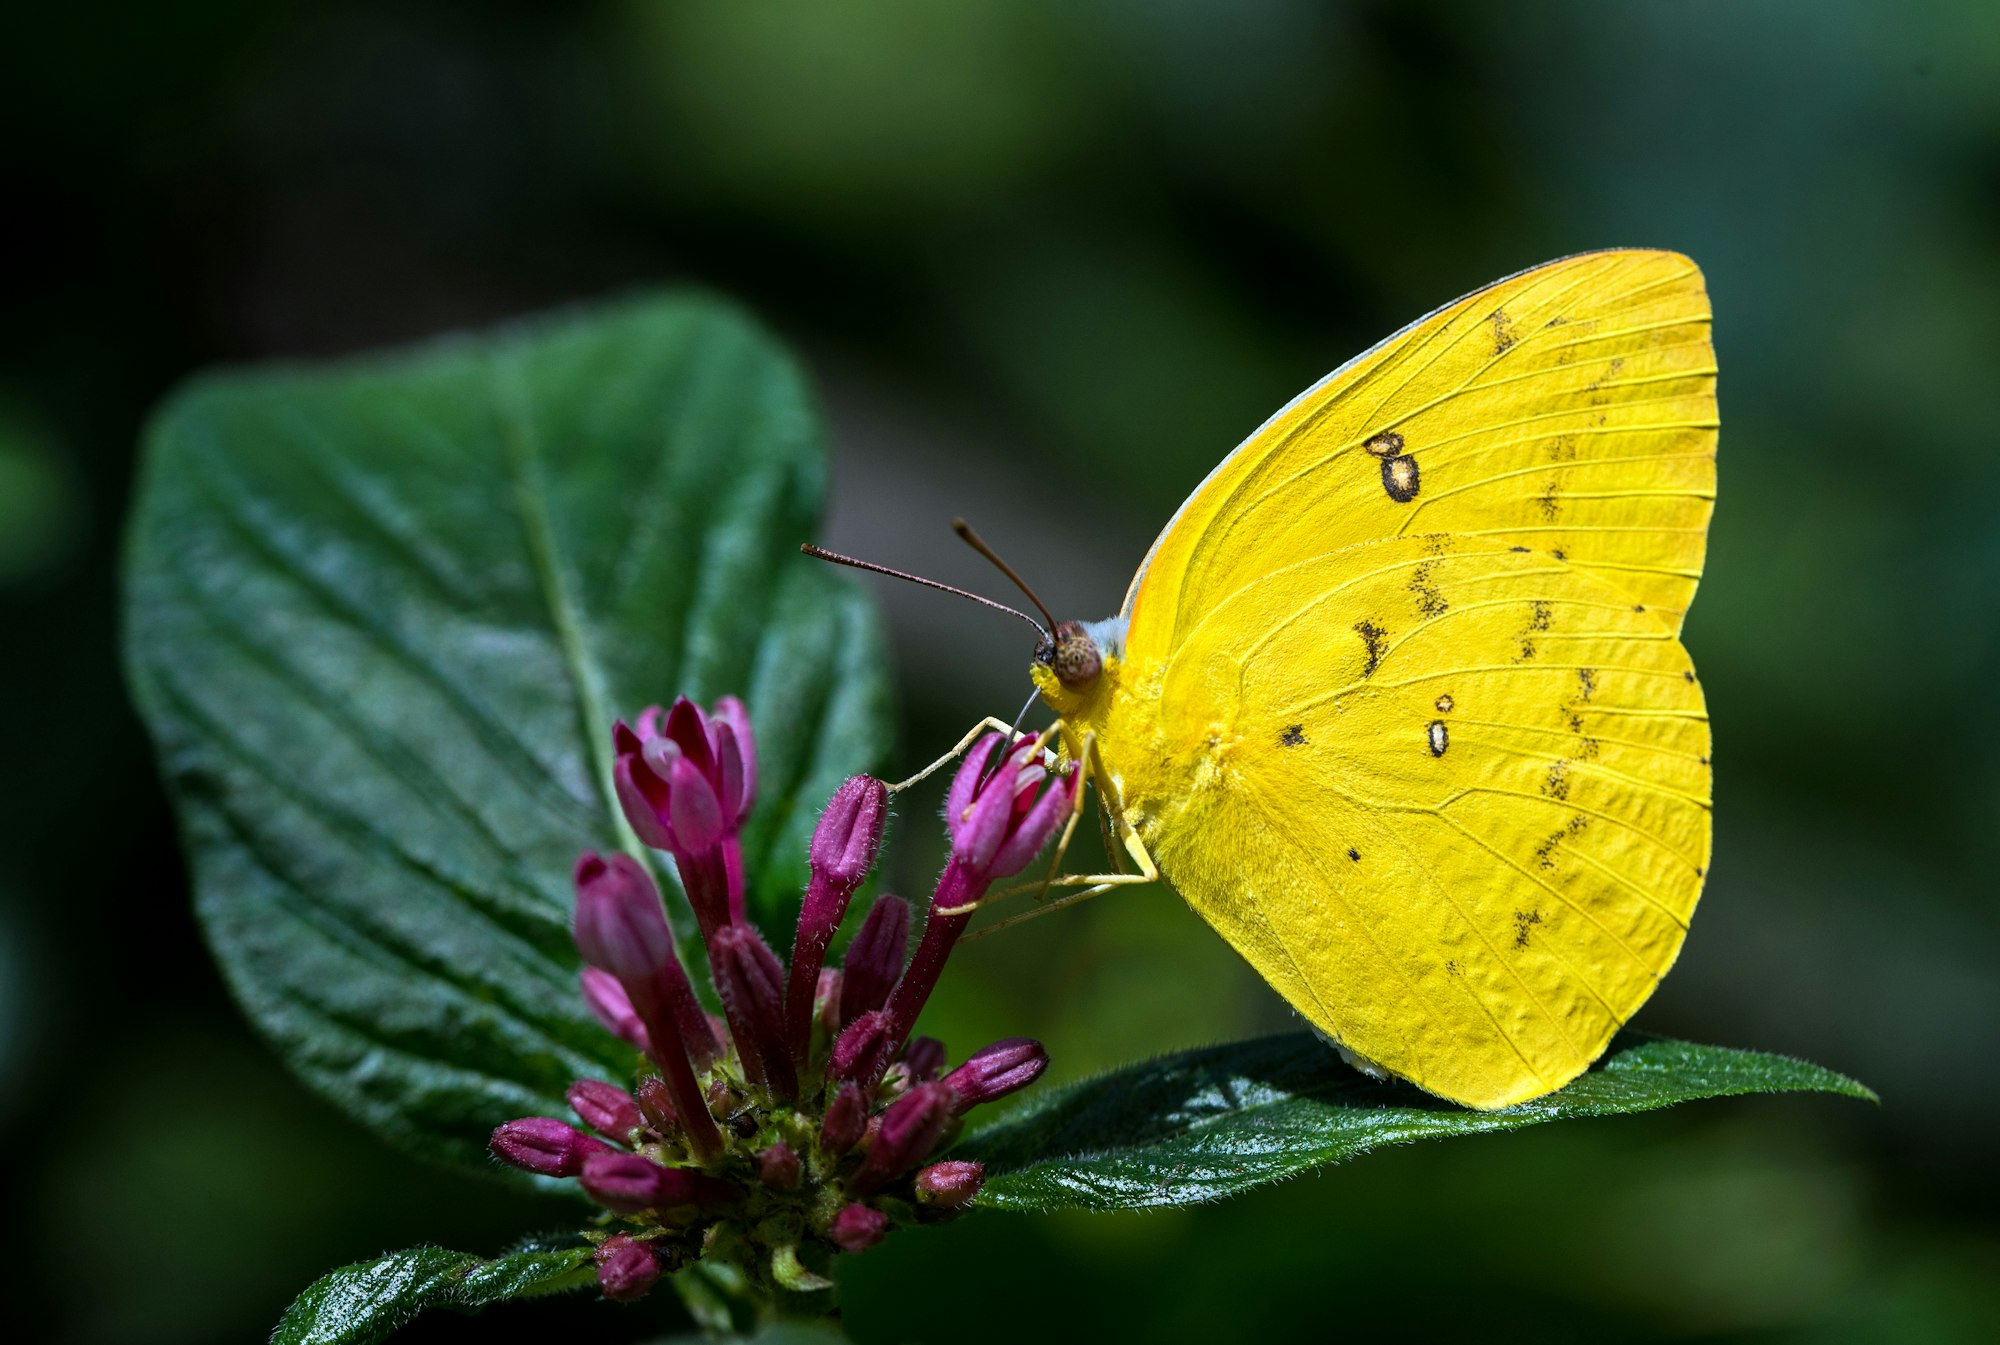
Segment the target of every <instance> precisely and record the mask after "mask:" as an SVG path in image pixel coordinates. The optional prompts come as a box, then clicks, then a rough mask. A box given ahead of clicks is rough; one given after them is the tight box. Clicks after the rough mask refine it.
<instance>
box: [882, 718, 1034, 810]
mask: <svg viewBox="0 0 2000 1345" xmlns="http://www.w3.org/2000/svg"><path fill="white" fill-rule="evenodd" d="M1013 731H1014V726H1013V725H1012V724H1009V723H1008V722H1007V721H1005V720H1004V719H995V718H994V717H993V716H992V715H988V716H986V718H984V719H982V720H980V721H979V722H978V723H977V724H974V725H973V726H972V729H971V731H970V732H968V733H967V734H966V735H965V736H964V737H963V738H960V739H959V740H958V746H956V747H954V748H952V749H951V751H949V752H946V753H945V754H944V755H943V756H941V757H939V758H938V759H937V760H936V761H933V762H932V763H931V764H930V765H928V766H926V767H924V768H923V769H922V770H920V771H918V772H917V773H916V774H915V775H913V776H911V777H910V778H909V779H907V780H901V781H898V782H897V783H895V784H893V785H890V786H889V792H890V793H891V794H900V793H902V792H903V791H904V790H906V789H908V788H909V787H910V786H911V785H914V784H918V783H921V782H922V781H924V780H926V779H928V778H929V777H930V776H932V775H935V774H936V773H937V772H938V771H939V770H941V769H943V768H944V767H945V766H948V765H950V764H951V763H952V762H954V761H956V760H957V759H958V758H959V757H960V756H961V755H963V754H964V752H965V749H966V748H968V747H970V746H972V745H973V744H974V743H975V742H978V741H979V738H980V736H981V735H982V734H986V733H1012V732H1013Z"/></svg>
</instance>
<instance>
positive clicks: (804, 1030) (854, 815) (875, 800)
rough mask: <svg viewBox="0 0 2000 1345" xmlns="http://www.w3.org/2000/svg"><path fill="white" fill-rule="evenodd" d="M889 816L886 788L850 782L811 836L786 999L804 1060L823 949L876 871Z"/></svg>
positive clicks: (796, 1050)
mask: <svg viewBox="0 0 2000 1345" xmlns="http://www.w3.org/2000/svg"><path fill="white" fill-rule="evenodd" d="M888 815H889V787H888V786H887V785H885V784H883V783H882V782H881V781H880V780H876V779H873V778H871V777H869V776H866V775H856V776H853V777H850V778H849V779H848V780H847V781H846V782H845V783H843V784H842V785H841V786H840V788H839V789H837V790H835V791H834V795H833V798H832V799H831V800H830V801H829V802H828V803H827V805H826V811H825V812H823V813H821V814H820V818H819V826H818V827H817V828H816V829H815V830H814V831H813V839H812V848H811V850H810V852H809V858H810V862H811V865H812V881H811V882H810V884H809V885H808V886H807V888H806V896H805V901H804V903H803V904H802V905H801V906H800V907H799V928H798V934H797V936H796V937H795V938H794V939H793V941H792V975H791V984H790V986H789V988H788V990H787V992H786V996H785V1022H786V1028H787V1039H788V1040H789V1041H790V1042H791V1044H792V1052H793V1054H794V1055H796V1056H798V1057H799V1058H800V1059H804V1058H805V1053H806V1047H807V1044H808V1043H809V1041H810V1040H811V1035H812V1000H813V990H814V988H815V987H816V986H817V985H818V984H819V973H820V968H821V966H823V965H824V964H825V962H826V947H827V944H828V943H830V942H831V941H832V939H833V933H834V931H835V930H837V929H839V928H840V922H841V920H842V918H844V917H845V916H846V914H847V903H848V901H849V899H850V898H852V897H853V895H854V889H855V888H856V887H857V886H859V885H860V883H861V880H862V879H863V878H866V877H867V876H868V870H869V869H871V868H873V867H874V864H875V852H876V850H877V849H878V848H879V847H880V846H881V843H882V827H883V824H884V823H885V822H886V821H887V819H888Z"/></svg>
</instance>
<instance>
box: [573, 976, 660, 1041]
mask: <svg viewBox="0 0 2000 1345" xmlns="http://www.w3.org/2000/svg"><path fill="white" fill-rule="evenodd" d="M583 1002H584V1005H585V1006H586V1007H587V1008H588V1009H589V1010H590V1012H591V1014H592V1015H593V1016H594V1017H595V1018H596V1019H597V1021H598V1022H600V1023H602V1024H604V1027H605V1030H606V1031H608V1032H610V1033H611V1035H613V1036H614V1037H620V1038H623V1039H624V1040H625V1041H628V1042H630V1043H632V1045H634V1046H636V1047H638V1048H639V1049H640V1050H641V1051H643V1052H645V1053H646V1054H647V1055H651V1054H652V1053H653V1044H652V1041H651V1039H650V1038H648V1037H647V1036H646V1025H645V1024H644V1023H643V1022H641V1021H639V1013H638V1010H636V1009H634V1008H633V1007H632V997H631V996H630V995H628V994H626V993H625V987H624V986H622V985H620V984H618V978H617V977H616V976H613V975H612V974H611V973H610V972H608V971H606V970H604V969H603V968H602V967H585V968H584V969H583Z"/></svg>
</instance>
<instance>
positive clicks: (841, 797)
mask: <svg viewBox="0 0 2000 1345" xmlns="http://www.w3.org/2000/svg"><path fill="white" fill-rule="evenodd" d="M888 820H889V787H888V786H887V785H885V784H883V783H882V782H881V781H880V780H877V779H875V778H874V777H873V776H868V775H856V776H851V777H849V778H848V779H847V780H846V781H845V782H843V783H842V784H841V786H840V788H839V789H837V790H835V791H834V793H833V797H832V798H831V799H829V800H828V801H827V805H826V811H825V812H823V813H821V814H820V815H819V826H818V827H816V828H814V830H813V838H812V847H811V849H810V850H809V851H808V852H807V855H808V862H809V863H810V864H811V866H812V872H813V876H814V877H816V878H823V879H824V880H825V882H826V883H827V884H828V885H830V886H831V887H833V888H835V889H837V890H845V891H846V892H849V893H851V892H853V891H854V889H855V888H856V887H857V886H859V885H860V882H861V880H862V879H863V878H866V877H867V876H868V871H869V870H870V869H872V868H874V867H875V854H876V851H878V850H880V849H881V847H882V829H883V827H884V826H885V825H887V823H888ZM842 905H843V906H844V905H845V901H844V899H843V901H842ZM833 923H834V924H835V925H838V924H839V923H840V921H839V918H838V917H836V918H835V919H834V921H833Z"/></svg>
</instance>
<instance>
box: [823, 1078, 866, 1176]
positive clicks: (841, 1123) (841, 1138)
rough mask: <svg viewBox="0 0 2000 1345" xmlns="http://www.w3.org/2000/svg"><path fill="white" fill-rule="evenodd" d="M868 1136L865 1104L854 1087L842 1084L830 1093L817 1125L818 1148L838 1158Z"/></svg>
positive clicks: (858, 1088) (859, 1089) (854, 1085)
mask: <svg viewBox="0 0 2000 1345" xmlns="http://www.w3.org/2000/svg"><path fill="white" fill-rule="evenodd" d="M867 1133H868V1103H867V1101H866V1100H865V1099H864V1098H863V1097H862V1096H861V1088H860V1086H859V1085H857V1084H851V1083H844V1084H841V1085H840V1086H839V1087H838V1088H836V1089H835V1090H834V1094H833V1101H831V1102H829V1103H827V1104H826V1116H825V1118H824V1119H822V1120H821V1122H820V1127H819V1142H820V1147H821V1148H823V1149H825V1150H826V1151H827V1152H828V1153H830V1154H832V1155H833V1156H834V1157H836V1158H838V1157H839V1156H840V1155H842V1154H844V1153H846V1152H847V1151H848V1150H850V1149H852V1148H853V1147H854V1146H855V1145H857V1144H859V1143H861V1137H862V1136H863V1135H865V1134H867Z"/></svg>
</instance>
